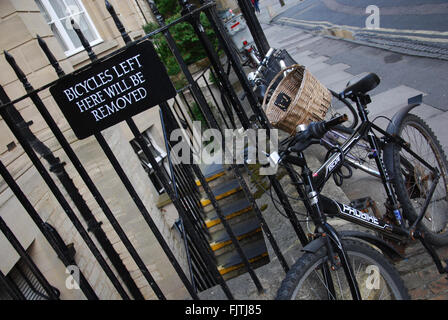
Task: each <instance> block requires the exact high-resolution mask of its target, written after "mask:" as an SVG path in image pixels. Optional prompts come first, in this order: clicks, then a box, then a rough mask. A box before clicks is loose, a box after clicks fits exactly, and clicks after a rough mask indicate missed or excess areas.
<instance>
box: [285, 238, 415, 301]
mask: <svg viewBox="0 0 448 320" xmlns="http://www.w3.org/2000/svg"><path fill="white" fill-rule="evenodd" d="M343 245H344V248H345V250H346V252H347V255H348V257H349V260H350V262H351V265H352V268H353V272H354V274H355V276H356V280H357V282H358V286H359V290H360V292H361V298H362V299H363V300H407V299H410V297H409V294H408V291H407V289H406V287H405V286H404V283H403V280H402V279H401V278H400V275H399V274H398V272H397V270H396V269H395V268H394V267H393V266H392V265H391V264H390V262H389V261H387V260H386V258H385V257H384V256H383V255H382V254H380V253H379V252H378V251H377V250H375V249H373V248H372V247H371V246H369V245H367V244H364V243H362V242H359V241H354V240H345V241H344V240H343ZM324 269H325V270H328V273H325V274H326V276H325V277H324V272H323V270H324ZM329 279H330V280H329ZM276 299H278V300H351V299H352V296H351V292H350V287H349V284H348V281H347V279H346V277H345V273H344V270H343V268H342V267H341V268H339V269H338V270H335V271H330V268H329V263H328V255H327V250H326V248H325V247H323V248H321V249H320V250H319V251H317V252H316V253H305V254H304V255H303V256H302V257H301V258H300V259H299V260H298V261H297V262H296V263H295V264H294V265H293V266H292V267H291V269H290V270H289V272H288V273H287V275H286V278H285V279H284V280H283V282H282V284H281V286H280V289H279V290H278V292H277V297H276Z"/></svg>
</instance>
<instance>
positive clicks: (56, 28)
mask: <svg viewBox="0 0 448 320" xmlns="http://www.w3.org/2000/svg"><path fill="white" fill-rule="evenodd" d="M35 1H36V4H37V6H38V7H39V9H40V11H41V12H42V14H43V16H44V18H45V21H46V22H47V23H48V25H49V26H50V28H51V30H52V31H53V34H54V36H55V37H56V39H57V40H58V41H59V43H60V44H61V46H62V48H63V49H64V51H65V54H66V55H67V56H70V55H73V54H75V53H78V52H80V51H82V50H83V47H82V44H81V41H79V39H78V36H77V35H76V33H75V30H73V28H72V24H71V19H73V20H75V21H76V22H77V23H78V25H79V27H80V28H81V31H82V33H83V34H84V36H85V37H86V39H87V40H88V41H89V43H90V45H91V46H94V45H96V44H98V43H100V42H102V39H101V37H100V35H99V34H98V31H97V30H96V29H95V26H94V25H93V23H92V20H91V19H90V17H89V15H88V14H87V11H86V9H85V8H84V5H83V4H82V2H81V1H80V0H35Z"/></svg>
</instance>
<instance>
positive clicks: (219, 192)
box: [201, 179, 241, 207]
mask: <svg viewBox="0 0 448 320" xmlns="http://www.w3.org/2000/svg"><path fill="white" fill-rule="evenodd" d="M239 191H241V186H240V184H239V182H238V180H236V179H234V180H230V181H227V182H224V183H222V184H220V185H218V186H216V187H214V188H212V193H213V195H214V196H215V199H216V200H221V199H224V198H226V197H229V196H231V195H233V194H235V193H237V192H239ZM201 204H202V206H203V207H206V206H208V205H210V204H211V201H210V199H208V198H207V197H206V196H204V198H202V199H201Z"/></svg>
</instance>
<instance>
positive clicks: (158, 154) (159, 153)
mask: <svg viewBox="0 0 448 320" xmlns="http://www.w3.org/2000/svg"><path fill="white" fill-rule="evenodd" d="M149 131H150V129H147V130H145V131H144V132H143V138H144V139H145V142H146V145H147V146H148V147H149V150H151V153H152V155H153V156H154V159H155V160H156V161H157V164H158V165H159V166H160V167H162V166H163V165H164V164H163V159H164V158H165V157H166V152H164V151H163V150H162V149H161V148H160V147H159V146H157V144H155V143H154V139H152V138H151V134H150V132H149ZM131 146H132V148H133V149H134V152H135V153H136V154H137V155H138V157H139V159H140V162H141V164H142V166H143V168H144V169H145V171H146V172H147V173H148V176H149V179H150V180H151V182H152V184H153V185H154V187H155V188H156V190H157V192H158V193H159V194H162V193H164V192H165V189H164V188H163V185H162V183H161V182H160V180H159V178H158V177H157V175H156V174H155V171H154V170H153V168H152V166H151V164H150V163H149V160H148V158H147V157H146V156H145V154H144V153H143V150H142V148H141V147H140V145H139V144H138V142H137V141H136V140H135V139H134V140H131Z"/></svg>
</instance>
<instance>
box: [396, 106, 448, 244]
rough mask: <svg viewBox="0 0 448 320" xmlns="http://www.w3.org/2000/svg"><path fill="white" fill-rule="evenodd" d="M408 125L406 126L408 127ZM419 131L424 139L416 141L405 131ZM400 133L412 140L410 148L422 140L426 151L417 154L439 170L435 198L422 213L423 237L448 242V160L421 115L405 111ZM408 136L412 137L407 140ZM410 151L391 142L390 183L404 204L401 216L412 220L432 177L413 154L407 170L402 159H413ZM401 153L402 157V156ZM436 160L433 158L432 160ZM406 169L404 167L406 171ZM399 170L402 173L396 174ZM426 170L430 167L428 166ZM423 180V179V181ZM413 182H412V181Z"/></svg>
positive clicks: (416, 215)
mask: <svg viewBox="0 0 448 320" xmlns="http://www.w3.org/2000/svg"><path fill="white" fill-rule="evenodd" d="M408 128H409V129H408ZM411 129H413V130H414V132H418V133H419V134H420V136H421V137H422V139H424V141H423V140H419V141H417V140H416V139H417V137H414V139H410V137H408V136H407V135H408V134H406V132H405V131H407V133H409V134H410V130H411ZM398 133H399V135H400V137H402V138H403V139H404V140H405V141H407V142H410V143H411V150H413V151H414V152H416V150H415V149H414V147H415V146H423V145H424V144H425V142H426V143H427V145H428V146H429V148H428V149H427V150H428V153H427V154H421V153H420V152H416V154H419V155H420V156H421V157H422V158H423V159H424V160H425V161H427V162H428V163H429V164H431V165H433V166H436V167H437V168H438V169H439V171H440V174H441V176H440V180H439V183H438V185H437V188H436V191H435V193H434V195H433V197H432V199H434V200H435V201H433V202H432V203H431V204H430V207H428V209H427V210H426V214H425V217H424V218H423V220H422V222H421V223H420V227H421V229H422V231H423V232H424V233H425V239H426V240H427V241H428V242H430V243H431V244H433V245H437V246H442V245H447V244H448V193H447V188H448V184H447V183H448V179H447V173H448V161H447V159H446V156H445V153H444V151H443V148H442V146H441V145H440V142H439V141H438V139H437V137H436V135H435V134H434V132H433V131H432V130H431V128H430V127H429V126H428V125H427V124H426V122H425V121H423V120H422V119H421V118H420V117H418V116H416V115H414V114H410V113H409V114H407V115H406V116H405V117H404V119H403V121H402V122H401V124H400V127H399V131H398ZM410 140H411V141H410ZM430 152H431V153H433V155H434V159H431V158H430V155H429V153H430ZM410 156H411V155H410V154H409V153H407V152H406V151H405V150H404V149H402V148H401V147H400V146H399V145H397V144H394V145H393V146H392V165H393V168H392V169H393V170H392V172H394V173H395V174H394V176H393V183H394V187H395V193H396V195H397V199H398V201H399V202H400V204H401V205H402V207H403V214H404V216H405V217H406V218H407V219H408V220H409V221H410V222H414V221H415V220H416V219H417V217H418V213H419V212H420V210H419V207H420V206H421V204H422V203H423V202H424V200H425V199H424V198H423V197H424V195H423V193H422V191H423V190H425V189H428V186H429V185H430V183H429V179H431V177H430V176H429V175H428V174H426V173H427V172H426V171H425V168H424V166H423V165H421V164H419V163H417V159H415V158H414V157H413V160H414V161H413V162H411V164H413V167H412V168H413V170H412V171H413V172H412V174H411V173H410V172H408V171H409V170H407V169H406V168H405V166H404V160H406V161H412V159H409V157H410ZM403 157H404V158H403ZM433 160H435V161H433ZM402 164H403V165H402ZM406 170H407V171H406ZM397 172H400V173H401V174H396V173H397ZM428 172H429V170H428ZM425 180H426V181H425ZM413 182H415V183H414V184H413Z"/></svg>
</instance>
